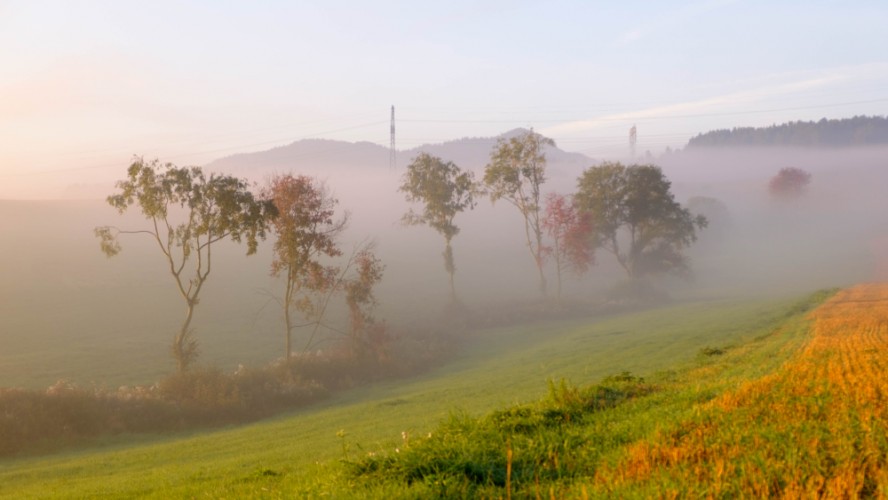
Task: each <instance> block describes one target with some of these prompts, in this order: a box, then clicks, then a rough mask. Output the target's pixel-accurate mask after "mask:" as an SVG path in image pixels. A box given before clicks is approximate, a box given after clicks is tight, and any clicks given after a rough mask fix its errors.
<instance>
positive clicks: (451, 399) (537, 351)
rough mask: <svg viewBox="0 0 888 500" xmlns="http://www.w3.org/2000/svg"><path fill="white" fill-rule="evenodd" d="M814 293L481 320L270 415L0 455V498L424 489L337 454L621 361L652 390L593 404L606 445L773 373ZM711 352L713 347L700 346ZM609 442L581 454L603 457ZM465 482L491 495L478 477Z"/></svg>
mask: <svg viewBox="0 0 888 500" xmlns="http://www.w3.org/2000/svg"><path fill="white" fill-rule="evenodd" d="M815 300H817V299H806V300H804V301H802V302H798V301H797V300H791V301H783V302H742V303H738V302H707V303H696V304H691V305H680V306H673V307H668V308H661V309H656V310H651V311H646V312H642V313H637V314H632V315H625V316H618V317H611V318H605V319H599V320H595V321H592V320H586V321H579V320H574V321H565V322H558V323H541V324H535V325H527V326H522V327H513V328H500V329H492V330H487V331H481V332H478V333H477V337H476V338H475V339H474V340H473V341H472V342H471V343H470V345H469V346H468V348H467V350H466V353H465V354H464V355H463V356H461V357H460V358H459V359H458V360H455V361H454V362H452V363H449V364H448V365H446V366H444V367H441V368H439V369H437V370H434V371H432V372H429V373H427V374H426V375H424V376H422V377H421V378H418V379H413V380H410V381H397V382H389V383H385V384H378V385H375V386H372V387H369V388H366V387H365V388H361V389H357V390H353V391H350V392H347V393H341V394H339V395H337V396H335V397H334V398H332V399H330V400H328V401H326V402H324V403H323V404H321V405H318V406H314V407H311V408H308V409H305V410H302V411H299V412H296V413H293V414H290V415H285V416H281V417H278V418H276V419H273V420H270V421H265V422H261V423H257V424H254V425H250V426H245V427H240V428H230V429H223V430H219V431H214V432H206V433H195V434H189V435H173V436H153V437H145V436H141V437H132V436H120V437H117V438H114V439H111V440H108V441H107V442H105V443H103V444H102V445H101V446H97V447H92V448H88V449H78V450H75V451H69V452H66V453H61V454H56V455H52V456H47V457H32V458H19V459H15V460H11V459H10V460H4V461H2V462H0V496H3V497H8V498H23V497H31V498H40V497H79V498H83V497H91V496H116V497H133V496H140V497H155V498H169V497H199V496H200V497H203V496H209V497H229V498H234V497H238V498H241V497H270V498H274V497H285V498H286V497H293V496H297V497H298V496H303V495H307V496H322V495H326V494H331V495H334V496H362V495H367V496H385V495H392V494H396V495H397V496H424V495H427V494H429V492H430V490H425V489H423V486H422V484H418V485H416V484H414V485H413V486H410V487H408V485H407V483H406V482H404V481H401V480H399V479H398V478H397V477H396V476H393V477H391V478H386V477H383V478H379V477H376V476H371V477H364V476H361V475H355V474H354V472H353V470H352V469H353V467H350V466H349V467H346V466H343V465H342V464H341V463H340V462H341V460H342V459H348V461H349V462H351V463H352V464H360V463H361V461H362V460H364V458H365V457H369V456H370V453H373V454H375V456H385V455H386V454H391V453H394V452H393V450H394V449H395V448H396V447H402V448H403V447H404V436H416V437H417V439H416V441H415V442H417V443H418V442H419V441H421V436H426V435H427V434H428V433H430V432H431V433H437V432H439V425H444V424H441V422H445V423H446V422H447V420H448V418H450V417H449V416H450V415H451V414H452V413H453V412H454V411H456V412H457V414H461V415H465V417H466V418H469V419H475V418H481V419H483V418H485V417H483V416H484V415H486V414H489V413H490V412H491V411H494V410H497V409H502V408H504V407H516V405H517V406H522V405H526V404H531V403H532V402H533V401H536V400H538V399H539V398H540V397H542V396H543V395H544V394H545V393H546V391H547V381H548V380H556V381H557V380H560V379H561V378H565V379H569V380H570V381H572V382H573V383H576V384H581V385H585V384H589V383H594V382H597V381H599V380H600V379H602V378H603V377H605V376H608V375H611V374H616V373H621V372H624V371H630V372H632V373H633V374H636V375H641V376H644V377H646V379H647V381H648V382H649V383H651V384H653V385H654V386H658V387H660V389H658V390H657V391H656V392H654V393H653V394H651V395H650V396H645V397H642V398H638V399H637V400H632V401H630V402H628V403H627V404H622V405H619V406H617V407H615V408H613V409H612V410H608V411H603V412H600V414H599V415H601V418H603V419H604V420H602V421H600V422H599V424H600V425H598V426H597V427H596V426H594V425H593V427H595V428H597V429H598V431H596V432H606V433H608V435H614V436H620V439H618V440H614V441H613V442H614V443H618V442H622V441H624V440H627V439H629V440H636V439H642V438H647V437H650V436H652V435H653V433H654V432H655V431H657V429H661V428H663V427H664V426H665V425H667V424H668V423H669V422H678V421H681V419H683V418H685V417H688V416H689V415H691V414H693V412H694V411H696V410H695V408H696V406H695V405H696V403H699V402H702V401H708V400H710V399H712V398H713V397H715V396H717V395H719V394H721V393H723V392H725V391H726V390H733V389H736V388H737V387H738V386H739V385H740V384H741V383H742V382H743V381H746V380H753V379H756V378H759V377H762V376H764V375H766V374H768V373H772V372H774V371H775V370H776V369H777V368H778V367H779V366H780V365H781V364H782V363H783V362H784V361H785V360H786V359H787V358H789V357H790V356H792V355H794V353H796V352H797V351H798V350H799V349H800V347H801V346H802V345H803V343H804V342H805V340H806V333H807V323H806V320H805V319H804V311H805V310H806V309H807V308H808V307H809V306H810V305H811V303H812V301H815ZM756 339H758V340H756ZM707 348H708V349H707ZM719 351H723V352H725V353H726V354H724V355H719V356H705V355H703V354H701V352H707V353H713V352H719ZM667 389H668V390H667ZM608 422H610V423H608ZM614 422H621V423H620V424H619V425H616V426H614V425H615V424H614ZM583 432H585V431H583ZM491 444H493V443H491ZM620 450H622V448H621V447H617V448H614V449H613V450H610V451H607V450H604V451H606V452H607V453H603V452H596V454H595V455H596V456H597V457H599V459H601V460H616V458H615V457H616V456H617V455H618V454H619V451H620ZM501 451H502V453H501V454H500V455H502V457H503V458H502V460H505V458H504V457H505V449H503V450H501ZM517 452H518V451H517V450H516V453H517ZM608 457H610V458H608ZM614 463H615V464H617V462H614ZM556 484H557V485H558V489H557V491H562V492H568V493H570V492H573V493H577V492H578V491H580V490H576V491H574V490H572V489H571V488H574V487H578V484H579V483H576V482H575V481H568V482H556V483H553V485H551V486H552V487H553V488H555V485H556ZM515 487H516V492H518V491H520V489H519V488H521V487H522V485H515ZM523 487H524V488H530V489H526V490H525V493H527V494H532V493H531V492H532V491H533V489H532V487H531V486H529V485H526V484H525V485H523ZM465 491H471V492H473V493H477V494H489V495H493V496H501V495H503V489H502V488H501V487H500V486H498V485H496V484H494V483H491V484H485V483H484V481H482V482H481V483H480V484H478V485H472V489H471V490H465ZM553 491H555V490H553Z"/></svg>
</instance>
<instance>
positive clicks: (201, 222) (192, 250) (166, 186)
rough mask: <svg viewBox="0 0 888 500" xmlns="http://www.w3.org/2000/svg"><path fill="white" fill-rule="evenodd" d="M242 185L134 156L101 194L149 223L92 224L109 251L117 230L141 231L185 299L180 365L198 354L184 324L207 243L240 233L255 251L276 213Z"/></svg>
mask: <svg viewBox="0 0 888 500" xmlns="http://www.w3.org/2000/svg"><path fill="white" fill-rule="evenodd" d="M248 187H249V186H248V184H247V183H246V181H243V180H240V179H237V178H234V177H230V176H226V175H216V174H211V175H210V177H209V178H207V177H206V176H205V175H204V173H203V171H202V170H201V169H200V168H199V167H176V166H175V165H173V164H171V163H165V164H161V163H160V162H159V161H158V160H153V161H151V162H146V161H145V160H143V159H142V158H136V159H135V160H134V161H133V163H132V164H131V165H130V166H129V168H128V169H127V178H126V179H125V180H122V181H120V182H118V183H117V188H118V189H119V190H120V191H119V192H118V193H117V194H114V195H111V196H109V197H108V199H107V201H108V203H109V204H110V205H111V206H113V207H114V208H116V209H117V210H118V211H119V212H120V213H121V214H123V213H124V212H125V211H127V210H128V209H129V208H131V207H133V206H138V208H139V210H140V211H141V212H142V215H143V216H144V217H145V219H147V220H148V222H149V224H148V228H147V229H140V230H127V229H120V228H117V227H114V226H103V227H97V228H96V229H95V234H96V236H97V237H98V238H99V239H100V240H101V248H102V251H103V252H105V254H106V255H107V256H108V257H112V256H114V255H117V254H118V253H119V252H120V250H121V246H120V243H119V240H118V238H119V236H120V235H121V234H144V235H147V236H149V237H150V238H151V239H152V240H154V242H155V243H156V244H157V247H158V248H159V250H160V252H161V253H162V254H163V256H164V258H165V259H166V262H167V265H168V267H169V269H168V270H169V272H170V274H171V275H172V277H173V280H174V281H175V283H176V288H177V289H178V291H179V294H180V295H181V296H182V299H183V300H184V301H185V306H186V311H185V319H184V320H183V321H182V327H181V328H180V329H179V332H178V333H177V334H176V335H175V337H174V339H173V345H172V348H171V352H172V355H173V358H174V359H175V360H176V364H177V367H178V369H179V371H185V370H187V369H188V367H189V366H190V365H191V364H192V363H193V362H194V360H195V359H197V355H198V347H197V340H196V339H195V338H194V336H193V332H192V330H191V329H190V326H191V320H192V318H193V317H194V308H195V306H197V304H198V303H199V300H200V292H201V291H202V290H203V286H204V284H205V283H206V281H207V278H209V276H210V272H211V271H212V264H213V260H212V259H213V252H212V250H213V247H214V246H215V245H216V243H218V242H220V241H222V240H224V239H226V238H230V239H232V240H233V241H236V242H240V241H241V240H242V239H245V240H246V242H247V255H252V254H254V253H256V248H257V245H258V240H259V239H260V238H263V239H264V238H265V231H266V229H267V225H268V221H269V219H270V218H271V217H272V216H273V215H274V213H275V210H274V206H273V205H271V204H269V203H264V202H261V201H259V200H257V199H255V198H254V196H253V194H252V193H251V192H250V191H249V189H248Z"/></svg>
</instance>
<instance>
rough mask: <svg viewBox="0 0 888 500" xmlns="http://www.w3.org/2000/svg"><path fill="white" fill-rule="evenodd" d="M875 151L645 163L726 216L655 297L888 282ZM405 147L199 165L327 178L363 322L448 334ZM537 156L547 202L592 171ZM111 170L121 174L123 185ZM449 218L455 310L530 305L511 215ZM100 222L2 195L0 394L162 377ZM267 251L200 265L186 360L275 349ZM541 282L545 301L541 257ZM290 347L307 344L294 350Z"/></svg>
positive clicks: (472, 157)
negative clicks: (367, 313) (370, 298)
mask: <svg viewBox="0 0 888 500" xmlns="http://www.w3.org/2000/svg"><path fill="white" fill-rule="evenodd" d="M457 142H459V141H457ZM467 144H468V146H470V147H459V146H466V145H467ZM492 144H493V140H492V139H483V140H480V139H479V140H470V141H464V142H462V143H460V144H450V145H447V144H445V145H439V146H433V147H429V148H427V150H428V151H429V152H431V153H432V154H438V155H440V156H442V157H443V158H444V159H445V160H454V161H455V162H457V163H458V164H459V165H460V166H462V167H463V168H466V169H470V170H473V171H474V172H475V175H476V178H480V176H481V175H482V171H483V166H484V164H485V162H486V160H487V154H488V152H489V150H490V146H491V145H492ZM886 153H888V149H886V148H879V149H860V150H851V149H832V150H780V149H773V148H772V149H762V150H749V149H744V150H736V151H726V150H718V151H709V152H707V151H702V152H701V151H695V152H679V153H673V154H670V155H666V156H663V157H661V158H655V159H653V160H652V161H653V162H654V163H656V164H658V165H660V166H661V167H662V168H663V171H664V172H665V174H666V175H667V177H668V178H669V179H670V180H671V181H672V183H673V193H674V194H675V196H676V199H677V200H678V201H680V202H681V203H683V204H685V203H686V202H687V201H688V200H689V199H690V198H692V197H699V196H703V197H709V198H714V199H716V200H719V201H720V202H721V203H722V204H723V205H724V206H725V207H726V209H727V212H728V217H726V218H723V219H720V220H712V221H711V224H710V227H709V228H707V229H704V230H703V231H702V232H701V233H700V235H699V236H700V239H699V241H698V242H697V244H695V245H694V246H693V247H692V248H690V249H689V251H688V253H689V255H690V257H691V267H692V270H693V276H692V278H691V279H690V280H685V279H678V278H670V277H664V278H660V279H658V280H656V286H658V287H660V288H661V289H662V290H664V291H665V292H668V294H669V296H670V297H671V298H672V300H700V299H704V300H708V299H720V298H734V297H771V296H785V295H791V294H800V293H805V292H807V291H812V290H815V289H818V288H823V287H832V286H843V285H848V284H851V283H855V282H860V281H869V280H876V279H888V265H886V264H888V216H886V215H888V211H886V209H888V201H886V197H885V196H884V194H883V191H884V188H885V187H886V186H888V165H885V161H886V160H885V158H888V154H886ZM415 154H416V151H406V152H402V153H400V154H399V156H398V158H397V165H396V166H395V168H392V167H391V166H390V165H389V156H388V150H387V149H385V148H381V147H379V146H375V145H372V144H367V143H358V144H352V145H348V144H346V143H335V142H333V141H307V142H305V141H304V143H303V144H297V145H294V146H293V147H291V148H290V149H288V148H278V149H277V150H272V151H270V152H266V153H259V154H256V155H239V156H234V157H229V158H225V159H221V160H219V161H217V162H214V163H211V164H209V165H207V166H206V167H205V168H206V170H208V171H216V172H222V173H228V174H233V175H237V176H239V177H245V178H248V179H249V180H251V181H254V182H256V183H262V182H264V181H265V180H266V179H267V178H268V177H269V176H270V175H272V174H274V173H285V172H293V173H295V174H306V175H311V176H314V177H317V178H319V179H321V180H323V181H325V182H326V183H327V185H328V187H329V188H330V189H331V191H332V192H333V193H334V194H335V196H336V197H337V198H338V199H339V200H340V207H341V209H342V210H343V211H344V210H347V211H349V212H350V214H351V223H350V226H349V229H348V230H347V232H346V233H345V234H344V235H343V238H342V246H343V248H344V249H345V251H346V253H348V251H349V250H350V249H351V248H353V247H354V246H356V245H358V244H360V243H361V242H364V241H367V240H374V241H376V243H377V253H378V255H379V257H380V258H381V259H382V260H383V262H384V264H385V265H386V271H385V274H384V278H383V281H382V283H381V285H380V286H379V288H378V291H377V297H378V300H379V310H378V314H377V316H378V317H379V318H381V319H385V320H386V321H387V323H388V324H389V325H390V326H391V327H392V328H393V329H395V330H398V331H402V332H405V333H406V334H409V332H411V331H415V330H422V329H434V328H439V329H441V328H446V327H445V326H442V325H444V324H445V323H444V322H442V321H441V319H442V314H443V310H444V305H445V303H446V301H447V298H448V294H449V287H448V277H447V273H446V272H445V269H444V263H443V259H442V256H441V252H442V251H443V248H444V242H443V239H442V238H441V237H440V236H439V235H438V234H437V233H435V232H434V231H433V230H432V229H431V228H428V227H404V226H402V225H401V224H400V223H399V221H400V218H401V215H403V213H404V212H405V211H407V209H408V208H409V207H410V205H409V204H408V203H407V202H406V201H405V200H404V198H403V196H402V195H401V193H398V192H397V187H398V185H399V184H400V181H401V174H402V172H403V171H404V168H405V166H406V164H407V163H408V162H409V160H410V158H412V156H413V155H415ZM448 156H450V157H448ZM549 159H550V163H549V178H548V180H547V183H546V184H545V186H544V189H543V191H544V193H546V192H551V191H557V192H560V193H564V194H567V193H571V192H573V191H574V190H575V185H576V179H577V177H578V176H579V175H580V173H581V172H582V170H583V169H584V168H587V167H589V166H591V165H594V164H595V163H596V160H594V159H590V158H584V157H582V156H581V155H576V154H571V153H565V152H563V151H560V150H552V151H550V152H549ZM787 166H794V167H798V168H802V169H804V170H807V171H808V172H810V173H811V174H812V182H811V184H810V186H809V189H808V192H807V193H806V194H805V195H804V196H802V197H800V198H798V199H791V200H775V199H772V198H771V197H770V196H769V194H768V190H767V184H768V180H769V179H770V177H772V176H773V175H774V174H776V173H777V171H778V170H779V169H780V168H783V167H787ZM124 173H125V165H124V166H121V169H120V174H121V177H123V175H124ZM108 194H110V193H108ZM456 223H457V225H459V226H460V228H461V232H460V234H459V235H457V236H456V238H455V239H454V240H453V247H454V254H455V262H456V267H457V272H456V287H457V293H458V295H459V297H460V299H461V300H462V302H463V303H464V304H465V305H466V306H467V307H469V308H470V309H472V308H474V309H483V308H485V307H489V306H491V305H496V304H503V303H507V302H509V301H530V300H535V299H537V298H538V292H537V281H536V280H537V277H536V271H535V268H534V264H533V261H532V258H531V256H530V253H529V252H528V250H527V248H526V246H525V243H524V228H523V222H522V219H521V216H520V215H519V214H518V212H517V210H515V208H514V207H512V206H511V205H509V204H507V203H504V202H503V203H497V204H496V205H495V206H493V205H492V204H491V203H490V201H489V200H486V199H482V200H480V201H479V203H478V206H477V207H476V208H475V210H474V211H471V212H466V213H464V214H462V215H460V216H459V217H457V219H456ZM106 224H108V225H115V226H119V227H123V228H132V229H138V228H141V227H144V226H145V222H144V221H143V220H142V219H141V218H140V216H139V214H138V213H136V211H133V212H132V213H127V214H126V215H124V216H121V215H119V214H117V212H116V211H115V210H113V209H112V208H110V207H108V206H107V205H106V204H105V203H104V202H102V201H100V200H95V201H77V202H73V201H40V202H36V201H34V202H28V201H0V227H2V228H3V231H4V237H3V238H2V239H0V255H2V256H3V259H2V261H0V273H2V276H3V279H2V280H0V342H2V344H0V386H24V387H42V386H46V385H48V384H51V383H53V382H55V381H56V380H57V379H59V378H67V379H70V380H74V381H78V382H81V383H87V384H88V383H91V382H94V383H96V384H109V385H112V386H113V385H116V384H125V383H148V382H151V381H153V380H155V379H156V378H157V377H158V376H159V375H160V374H163V373H168V372H169V371H171V370H172V368H173V364H172V361H171V359H170V356H169V354H168V349H169V347H168V346H169V343H170V341H171V339H172V337H173V334H174V333H175V331H176V330H177V328H178V326H179V324H180V322H181V319H182V316H183V315H184V305H183V304H182V302H181V298H180V297H179V296H178V295H177V292H176V290H175V287H174V285H173V281H172V279H171V277H170V276H169V275H168V273H167V271H166V270H165V267H164V261H163V259H162V256H161V255H160V253H159V252H158V251H157V248H156V247H154V246H152V242H151V240H150V239H149V238H147V237H142V236H144V235H131V236H129V237H124V238H123V239H122V240H121V243H122V245H123V252H122V253H121V254H120V255H118V256H117V257H115V258H112V259H108V258H106V257H105V256H104V255H103V254H102V253H101V252H100V250H99V245H98V241H97V240H96V238H95V237H94V236H93V234H92V230H93V228H94V227H95V226H100V225H106ZM270 247H271V242H270V241H266V242H264V243H263V244H261V245H260V250H259V252H258V254H257V255H254V256H250V257H246V256H245V255H244V254H245V250H246V248H245V247H244V246H239V245H236V244H233V243H226V244H225V245H223V246H221V247H220V251H219V252H218V253H217V254H216V255H215V257H214V258H215V259H216V260H214V263H213V266H214V269H213V273H212V274H211V276H210V278H209V280H208V283H207V289H206V291H205V293H204V294H202V297H201V302H200V305H199V306H198V307H197V310H196V314H195V319H194V323H193V326H194V328H195V333H196V338H197V339H198V341H199V342H200V346H201V357H200V362H201V363H207V364H218V365H220V366H222V367H223V368H226V369H230V368H233V367H235V366H237V364H239V363H264V362H267V361H270V360H272V359H274V358H276V357H279V356H281V355H282V351H283V334H282V328H283V327H282V322H281V312H280V308H279V306H278V305H277V304H276V303H275V302H274V301H273V300H272V299H271V296H272V295H275V294H277V295H280V293H281V288H282V286H283V285H282V283H281V282H280V281H279V280H276V279H273V278H271V277H270V276H269V265H270V260H271V255H270ZM597 259H598V262H597V265H596V266H595V267H593V268H592V269H591V271H590V272H589V273H588V274H587V275H585V276H582V277H571V276H568V277H567V278H566V281H565V295H566V296H567V298H569V299H570V300H574V301H582V302H588V303H590V304H594V303H601V302H604V301H606V300H608V299H607V297H608V291H609V290H610V289H611V287H613V286H614V285H616V284H618V283H620V282H621V281H622V280H624V279H625V277H624V274H623V272H622V270H620V269H619V268H618V266H617V265H616V264H615V262H614V260H613V258H612V257H610V256H608V255H607V254H605V253H603V252H602V251H599V252H598V253H597ZM548 279H549V284H550V289H551V290H552V291H553V292H554V286H555V276H554V273H553V269H552V266H551V264H550V266H549V269H548ZM334 316H336V312H335V311H334ZM341 320H342V319H341V318H335V317H334V318H331V321H334V322H336V321H341ZM329 335H330V336H331V337H330V338H335V335H334V334H329ZM300 341H303V342H304V341H305V335H304V334H300V336H299V338H298V339H297V341H296V345H297V346H300ZM325 345H329V343H322V344H320V345H319V346H317V347H318V348H323V347H324V346H325Z"/></svg>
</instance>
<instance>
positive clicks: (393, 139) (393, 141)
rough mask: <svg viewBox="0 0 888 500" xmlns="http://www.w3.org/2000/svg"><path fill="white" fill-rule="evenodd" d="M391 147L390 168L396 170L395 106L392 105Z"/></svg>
mask: <svg viewBox="0 0 888 500" xmlns="http://www.w3.org/2000/svg"><path fill="white" fill-rule="evenodd" d="M390 130H391V145H389V168H391V169H395V168H396V165H395V161H396V158H395V157H396V154H395V106H394V105H392V126H391V129H390Z"/></svg>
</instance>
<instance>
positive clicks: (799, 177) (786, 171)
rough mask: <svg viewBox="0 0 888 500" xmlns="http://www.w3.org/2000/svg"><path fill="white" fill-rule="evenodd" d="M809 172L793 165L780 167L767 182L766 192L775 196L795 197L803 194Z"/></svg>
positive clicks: (808, 180)
mask: <svg viewBox="0 0 888 500" xmlns="http://www.w3.org/2000/svg"><path fill="white" fill-rule="evenodd" d="M810 183H811V174H810V173H808V172H806V171H804V170H802V169H800V168H795V167H786V168H782V169H780V172H777V175H775V176H774V177H772V178H771V182H769V183H768V192H769V193H771V196H773V197H775V198H797V197H799V196H801V195H803V194H805V190H806V189H807V188H808V184H810Z"/></svg>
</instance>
